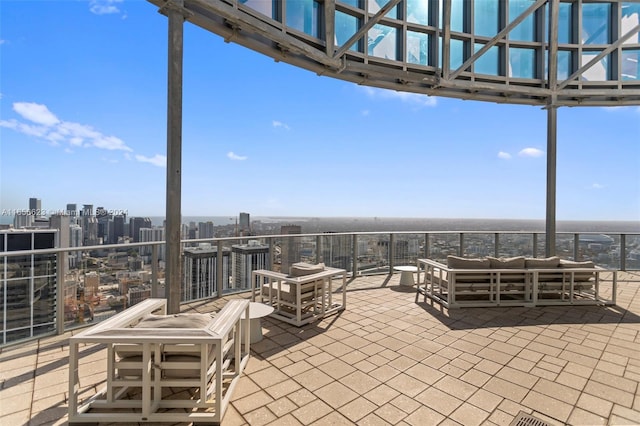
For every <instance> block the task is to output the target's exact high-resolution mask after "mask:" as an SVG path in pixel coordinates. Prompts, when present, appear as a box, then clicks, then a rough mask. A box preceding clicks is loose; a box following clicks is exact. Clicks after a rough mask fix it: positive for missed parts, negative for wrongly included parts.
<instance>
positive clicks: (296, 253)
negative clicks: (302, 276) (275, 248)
mask: <svg viewBox="0 0 640 426" xmlns="http://www.w3.org/2000/svg"><path fill="white" fill-rule="evenodd" d="M280 233H281V234H283V235H287V234H301V233H302V227H301V226H300V225H283V226H281V227H280ZM299 248H300V239H297V238H293V237H284V238H283V240H282V243H281V247H280V271H281V272H283V273H285V274H288V273H289V268H290V267H291V265H293V264H294V263H296V262H300V249H299Z"/></svg>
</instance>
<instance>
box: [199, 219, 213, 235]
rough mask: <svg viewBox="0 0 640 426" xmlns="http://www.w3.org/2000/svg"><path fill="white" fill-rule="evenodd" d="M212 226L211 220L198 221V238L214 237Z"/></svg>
mask: <svg viewBox="0 0 640 426" xmlns="http://www.w3.org/2000/svg"><path fill="white" fill-rule="evenodd" d="M214 226H215V225H214V224H213V222H211V221H209V222H200V223H198V238H215V236H216V233H215V231H214Z"/></svg>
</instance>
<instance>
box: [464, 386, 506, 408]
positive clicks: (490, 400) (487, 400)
mask: <svg viewBox="0 0 640 426" xmlns="http://www.w3.org/2000/svg"><path fill="white" fill-rule="evenodd" d="M503 399H504V398H502V397H501V396H498V395H496V394H494V393H492V392H489V391H486V390H484V389H478V391H477V392H476V393H474V394H473V395H471V397H470V398H469V399H467V401H466V402H468V403H470V404H472V405H474V406H475V407H478V408H481V409H483V410H484V411H486V412H488V413H491V412H493V410H495V409H496V408H497V407H498V406H499V405H500V403H501V402H502V401H503Z"/></svg>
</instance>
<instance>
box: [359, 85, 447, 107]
mask: <svg viewBox="0 0 640 426" xmlns="http://www.w3.org/2000/svg"><path fill="white" fill-rule="evenodd" d="M357 87H360V88H361V89H362V90H364V92H365V93H366V94H367V95H369V97H371V98H380V99H399V100H400V101H402V102H405V103H408V104H411V105H417V106H421V107H433V106H436V104H437V103H438V101H437V98H435V97H433V96H427V95H421V94H418V93H410V92H397V91H395V90H389V89H378V88H375V87H368V86H357Z"/></svg>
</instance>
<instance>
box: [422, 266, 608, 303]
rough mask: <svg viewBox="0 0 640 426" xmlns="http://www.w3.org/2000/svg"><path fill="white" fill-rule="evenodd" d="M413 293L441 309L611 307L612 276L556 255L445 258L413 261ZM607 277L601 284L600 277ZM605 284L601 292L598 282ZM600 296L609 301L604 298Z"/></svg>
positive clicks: (598, 269) (601, 270)
mask: <svg viewBox="0 0 640 426" xmlns="http://www.w3.org/2000/svg"><path fill="white" fill-rule="evenodd" d="M417 266H418V286H417V289H416V300H417V299H418V297H419V295H420V294H422V295H423V296H424V300H425V301H426V299H427V298H429V299H431V300H434V301H436V302H438V303H440V304H442V305H443V306H445V307H447V308H458V307H463V306H467V307H481V306H484V307H491V306H543V305H578V304H587V305H594V304H596V305H615V303H616V290H617V274H616V271H615V270H608V269H604V268H601V267H599V266H596V265H594V264H593V262H572V261H567V260H561V259H560V258H558V257H555V256H554V257H549V258H545V259H538V258H525V257H522V256H519V257H513V258H509V259H503V258H494V257H487V258H483V259H471V258H463V257H458V256H448V257H447V264H444V263H441V262H438V261H436V260H432V259H418V262H417ZM605 273H606V274H607V276H609V275H610V276H611V279H610V280H605V279H604V277H603V275H605ZM605 283H606V284H609V283H610V285H609V286H608V287H607V290H608V291H605V289H604V288H603V284H605ZM605 294H606V295H608V296H609V298H606V297H605Z"/></svg>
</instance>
